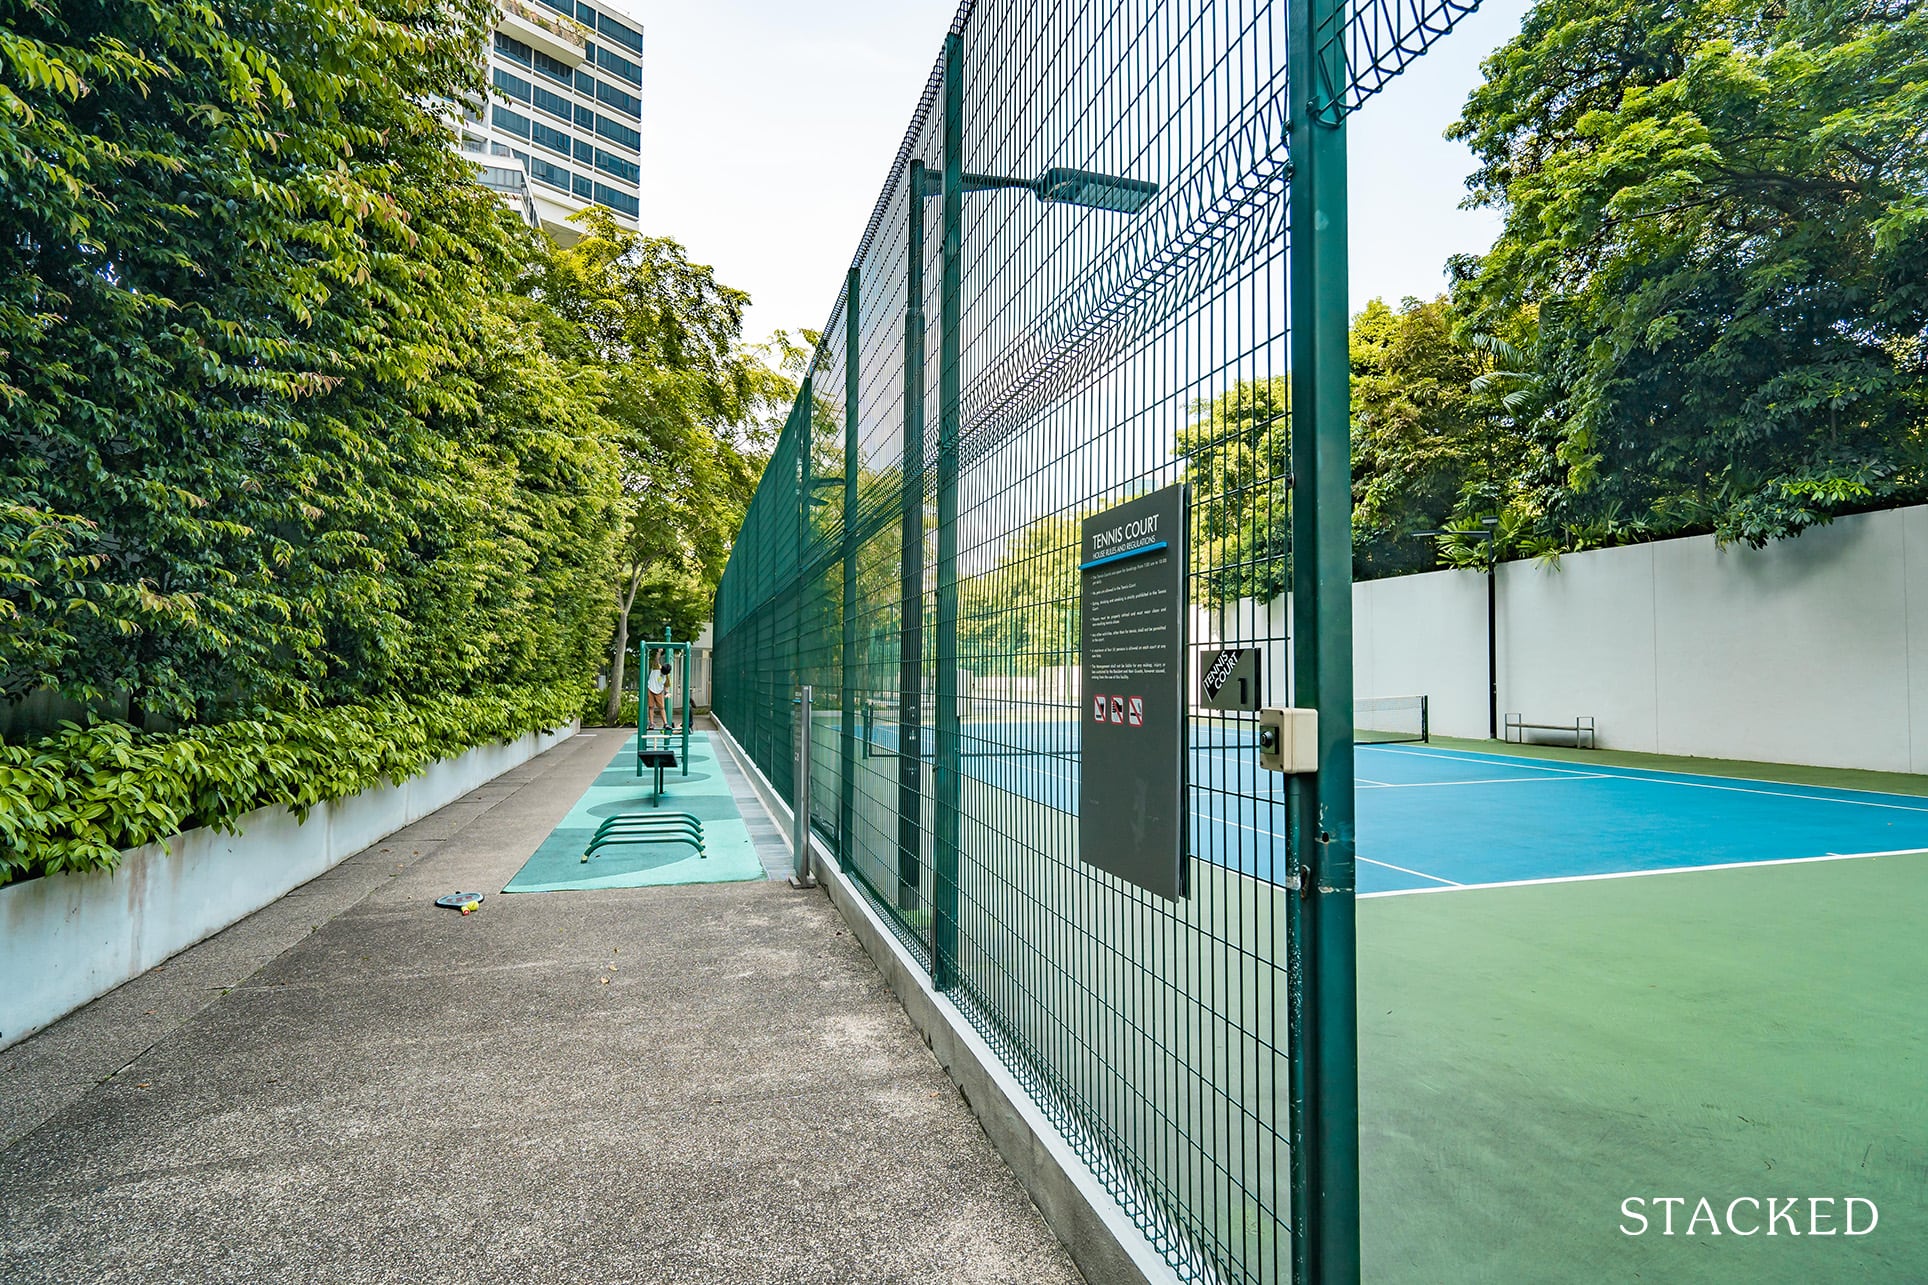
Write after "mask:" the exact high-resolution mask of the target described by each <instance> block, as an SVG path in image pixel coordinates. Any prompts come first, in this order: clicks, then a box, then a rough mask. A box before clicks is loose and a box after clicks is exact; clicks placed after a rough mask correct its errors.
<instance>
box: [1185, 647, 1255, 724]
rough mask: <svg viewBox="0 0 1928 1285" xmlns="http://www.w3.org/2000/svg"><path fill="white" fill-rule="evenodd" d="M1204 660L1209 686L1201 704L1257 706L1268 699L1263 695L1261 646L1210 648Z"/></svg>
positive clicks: (1229, 707) (1206, 687)
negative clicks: (1263, 699)
mask: <svg viewBox="0 0 1928 1285" xmlns="http://www.w3.org/2000/svg"><path fill="white" fill-rule="evenodd" d="M1204 661H1205V663H1204V664H1203V665H1202V666H1201V667H1200V668H1201V669H1202V670H1203V671H1204V679H1203V686H1204V688H1205V699H1204V700H1202V701H1200V702H1199V703H1200V704H1201V705H1204V706H1205V707H1206V708H1207V709H1247V710H1255V709H1258V708H1259V707H1260V706H1261V705H1262V704H1263V703H1264V702H1262V701H1261V700H1260V699H1259V652H1258V648H1256V647H1234V648H1229V649H1227V650H1225V651H1208V652H1206V653H1205V656H1204Z"/></svg>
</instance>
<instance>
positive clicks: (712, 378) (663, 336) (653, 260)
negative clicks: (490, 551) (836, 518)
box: [537, 207, 796, 722]
mask: <svg viewBox="0 0 1928 1285" xmlns="http://www.w3.org/2000/svg"><path fill="white" fill-rule="evenodd" d="M577 221H578V222H579V223H580V224H581V226H582V236H581V238H580V239H579V240H577V241H576V243H575V244H574V245H571V246H569V247H567V248H566V249H561V250H557V251H555V252H554V253H553V254H551V255H550V256H549V257H548V258H547V260H546V261H545V263H544V265H543V268H542V271H541V274H540V278H539V282H538V287H537V293H538V295H539V297H540V298H541V299H543V300H544V301H545V302H546V303H547V304H548V306H549V307H550V309H551V310H552V311H553V313H554V316H555V322H556V324H555V330H556V334H557V337H556V340H555V343H556V346H557V347H558V348H559V349H560V350H562V351H565V352H569V353H571V354H572V355H573V356H574V357H575V358H576V360H577V361H579V362H580V363H581V364H582V365H584V366H585V367H593V368H595V369H596V370H597V371H599V379H598V388H599V390H600V410H601V413H602V414H603V415H605V416H606V417H607V418H608V419H609V420H610V421H611V422H612V423H613V424H614V425H615V436H616V442H617V445H618V447H619V449H620V452H621V456H622V486H623V536H622V541H621V546H620V550H619V553H618V557H617V565H618V580H617V583H616V587H615V594H614V605H615V608H616V622H615V638H614V641H613V646H612V650H611V653H610V684H609V696H608V703H607V707H606V709H605V714H606V716H607V717H608V718H609V719H610V720H611V721H612V722H613V721H614V720H615V719H616V717H617V714H618V710H619V708H620V702H621V700H622V690H623V684H624V669H625V663H626V658H627V653H628V647H629V634H630V629H631V621H632V617H633V616H634V614H635V612H636V610H637V606H638V603H639V602H641V603H643V604H645V615H646V617H647V619H648V620H649V621H651V622H654V621H657V620H670V621H672V622H673V621H675V620H681V621H683V622H684V627H685V628H686V629H689V628H691V622H692V621H700V620H701V619H703V616H704V614H706V613H702V612H701V611H700V609H699V607H698V604H699V603H705V602H706V601H707V599H708V597H709V596H710V595H712V594H713V593H714V592H715V589H716V584H717V580H718V578H719V577H720V576H721V575H722V569H723V566H724V564H725V563H726V562H727V561H728V557H729V548H730V541H731V538H732V537H733V536H734V534H735V532H736V530H737V528H738V527H739V526H740V525H741V523H742V519H743V514H744V511H745V509H746V508H747V506H748V504H749V501H750V497H751V496H752V495H753V494H754V493H755V490H756V482H757V476H758V473H759V471H760V466H761V462H762V460H761V458H760V455H759V450H760V448H761V447H762V446H763V445H764V443H765V441H766V440H767V436H766V435H767V433H768V424H769V418H770V413H771V408H772V407H773V406H776V405H787V404H788V403H789V402H790V401H791V400H792V399H794V397H795V395H796V384H795V382H794V380H793V379H792V378H791V377H790V375H789V374H788V373H786V372H783V371H779V370H772V369H771V368H770V367H769V366H768V365H767V364H765V362H764V360H763V355H764V351H765V350H761V349H751V348H747V347H745V346H744V345H743V343H742V326H743V309H744V307H745V306H746V305H747V304H748V302H749V297H748V296H747V295H745V294H743V293H742V292H741V291H739V290H733V289H731V288H730V287H728V286H725V285H722V284H721V283H719V282H718V281H717V280H716V278H715V274H714V273H713V272H712V271H711V270H710V269H709V268H708V267H706V266H704V265H701V264H695V263H691V262H690V261H689V258H688V256H687V255H686V254H685V253H684V250H683V247H682V246H680V245H678V244H677V243H676V242H675V241H673V240H670V239H668V238H665V237H648V236H642V235H640V234H638V233H634V232H630V231H629V230H627V229H625V228H623V227H622V226H621V225H619V224H618V223H617V222H616V221H615V219H614V218H613V217H612V216H610V214H609V213H608V212H607V211H605V210H602V209H600V208H596V207H592V208H591V209H589V210H586V211H584V212H583V213H582V214H580V215H578V216H577ZM773 342H775V343H776V344H778V345H780V346H781V348H780V351H782V350H787V349H789V348H790V347H792V346H791V345H790V344H789V340H788V336H785V335H779V337H778V338H777V340H775V341H773ZM646 588H647V590H648V592H647V593H645V589H646ZM686 636H687V635H686Z"/></svg>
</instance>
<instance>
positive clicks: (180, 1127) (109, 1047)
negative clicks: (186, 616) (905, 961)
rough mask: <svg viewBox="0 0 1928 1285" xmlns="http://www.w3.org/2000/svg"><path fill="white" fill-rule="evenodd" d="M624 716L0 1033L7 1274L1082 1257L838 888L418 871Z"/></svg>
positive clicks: (514, 862)
mask: <svg viewBox="0 0 1928 1285" xmlns="http://www.w3.org/2000/svg"><path fill="white" fill-rule="evenodd" d="M622 739H623V738H622V734H621V733H618V732H614V731H611V732H604V733H601V734H585V735H583V736H580V737H577V738H575V739H573V740H570V741H567V742H565V743H564V744H563V745H562V746H561V747H559V748H557V749H556V750H554V751H552V752H550V753H549V754H547V755H544V756H543V757H541V758H539V759H536V760H534V761H533V762H531V763H529V764H527V765H525V766H523V767H521V768H519V769H517V770H516V771H514V772H511V773H509V774H508V775H507V776H505V777H502V778H500V779H499V780H497V781H495V782H492V783H491V784H489V785H487V786H484V787H483V788H481V789H479V790H477V791H476V792H474V793H473V794H471V795H469V796H467V797H466V798H464V799H462V800H460V801H459V802H456V803H454V804H451V805H450V806H449V807H447V808H444V809H443V810H442V811H440V812H438V813H436V814H435V815H433V816H431V817H428V818H426V819H424V820H423V821H421V822H420V823H418V824H416V825H414V826H411V827H410V828H409V829H407V830H404V831H402V832H401V833H399V834H396V835H394V836H391V837H390V838H389V839H387V840H384V841H383V842H382V843H381V844H378V845H377V846H376V847H375V848H372V849H370V850H369V851H367V852H365V853H363V854H361V855H360V856H357V857H355V858H353V859H352V860H350V861H348V862H346V863H344V864H343V865H341V866H339V867H337V868H336V869H335V870H333V871H331V872H330V873H328V874H327V875H324V876H322V877H321V878H320V879H317V880H315V881H314V882H312V883H310V884H308V885H306V886H305V887H303V888H301V889H299V890H297V891H296V892H294V893H291V894H290V895H288V896H287V897H284V898H283V899H282V900H281V901H279V902H276V903H275V904H274V905H272V906H270V907H268V908H267V909H265V910H263V911H261V912H260V913H259V914H257V915H254V916H251V917H250V918H249V919H247V920H245V921H243V922H242V923H240V924H237V925H235V926H234V927H232V928H230V929H228V930H227V931H226V932H224V933H221V934H220V935H218V936H216V937H214V938H211V939H209V940H208V941H206V942H203V943H202V944H201V945H199V946H197V947H195V948H194V949H192V950H190V951H186V952H184V953H183V954H181V955H178V956H176V957H175V958H174V959H173V960H170V961H169V962H168V963H167V964H166V965H164V966H162V967H161V968H158V969H155V970H153V971H152V972H150V973H148V974H146V975H145V976H143V977H140V978H138V979H136V980H135V981H133V982H130V983H128V984H127V985H126V986H123V987H121V988H120V989H119V990H117V991H115V992H113V993H112V994H110V995H107V996H105V997H103V998H102V999H100V1000H99V1001H97V1002H96V1003H94V1004H92V1005H89V1006H88V1007H87V1008H86V1009H83V1010H81V1011H80V1012H79V1013H76V1014H74V1015H73V1016H71V1017H69V1018H67V1019H66V1020H65V1021H62V1022H60V1023H58V1024H57V1025H55V1026H53V1027H51V1028H49V1029H48V1030H46V1031H44V1032H42V1033H41V1034H39V1035H37V1036H35V1037H33V1038H31V1039H29V1040H27V1041H25V1042H23V1043H21V1044H19V1045H16V1046H15V1047H14V1048H12V1049H9V1050H7V1051H6V1052H4V1053H0V1147H4V1150H0V1280H4V1281H7V1282H9V1285H16V1283H19V1285H24V1283H25V1282H39V1281H75V1282H83V1281H84V1282H90V1283H94V1282H118V1281H128V1282H133V1281H138V1282H143V1283H144V1285H163V1283H166V1282H196V1283H197V1285H198V1283H199V1282H209V1281H246V1282H280V1281H302V1282H309V1281H312V1282H330V1283H331V1285H332V1283H336V1282H355V1283H356V1285H363V1283H372V1282H383V1281H394V1282H410V1283H414V1282H440V1281H477V1282H484V1281H486V1282H493V1281H502V1282H511V1281H513V1282H518V1283H520V1282H545V1281H553V1282H569V1283H572V1285H586V1283H588V1282H605V1281H607V1282H636V1283H638V1285H657V1283H664V1285H669V1283H680V1282H693V1283H694V1282H712V1281H714V1282H731V1283H732V1285H735V1283H738V1282H755V1281H770V1282H790V1281H798V1282H803V1281H823V1282H845V1281H897V1280H903V1281H918V1282H977V1281H987V1282H988V1281H1014V1282H1015V1281H1023V1282H1033V1281H1038V1282H1060V1281H1062V1282H1075V1281H1077V1280H1078V1279H1079V1277H1078V1275H1077V1273H1076V1271H1075V1269H1074V1268H1073V1267H1072V1266H1071V1264H1070V1262H1069V1259H1068V1258H1067V1257H1066V1255H1065V1254H1064V1252H1063V1250H1062V1248H1061V1247H1060V1246H1059V1244H1058V1243H1057V1241H1056V1240H1055V1239H1054V1238H1053V1237H1052V1235H1051V1233H1050V1231H1049V1230H1048V1229H1047V1228H1046V1226H1045V1225H1044V1222H1043V1220H1042V1219H1041V1218H1040V1217H1039V1215H1038V1213H1037V1210H1036V1208H1035V1207H1034V1206H1033V1205H1032V1204H1031V1202H1030V1201H1029V1199H1028V1198H1027V1197H1026V1196H1025V1194H1024V1192H1023V1191H1022V1189H1021V1188H1020V1187H1019V1186H1018V1184H1017V1182H1016V1181H1015V1180H1014V1179H1013V1178H1012V1176H1011V1174H1010V1172H1009V1171H1008V1170H1007V1169H1006V1168H1005V1167H1004V1165H1003V1163H1002V1162H1001V1161H1000V1160H999V1159H998V1157H997V1155H996V1154H995V1153H994V1152H993V1151H992V1150H991V1147H990V1144H989V1143H988V1142H987V1141H986V1139H985V1138H984V1135H983V1133H982V1132H981V1131H980V1130H979V1128H978V1126H977V1123H976V1121H975V1119H974V1118H973V1117H972V1115H971V1114H970V1112H969V1110H968V1109H967V1108H966V1106H965V1104H964V1103H963V1101H962V1100H961V1099H960V1098H959V1096H958V1094H957V1092H956V1090H955V1089H954V1088H953V1086H952V1085H951V1083H950V1081H949V1080H948V1079H946V1078H945V1076H944V1074H943V1072H942V1071H941V1070H940V1069H939V1068H938V1065H937V1063H936V1061H935V1060H934V1059H933V1058H932V1057H931V1055H930V1053H929V1050H927V1049H926V1048H925V1047H924V1046H923V1045H922V1044H921V1043H920V1042H919V1040H918V1038H917V1036H916V1034H915V1032H913V1030H912V1029H911V1026H910V1024H909V1022H908V1020H907V1019H906V1018H905V1016H904V1013H903V1010H902V1009H901V1008H900V1007H899V1005H898V1003H897V1001H896V999H895V997H894V996H893V995H892V994H891V993H890V991H889V990H888V989H887V988H886V987H885V985H884V983H883V981H882V979H881V978H880V977H879V976H878V974H877V972H876V970H875V969H874V968H873V967H872V966H871V964H870V961H869V959H868V958H867V957H866V956H865V955H864V954H863V952H862V951H861V950H860V949H859V948H858V947H857V946H856V945H855V944H854V942H853V941H852V939H851V937H850V936H849V934H848V933H847V932H845V931H843V924H842V921H841V920H840V919H839V918H838V917H837V915H836V912H835V911H834V910H833V909H832V908H831V907H830V905H829V903H828V902H827V901H826V900H825V899H824V898H823V896H822V895H821V894H817V893H809V894H800V893H796V892H793V891H792V890H790V889H789V888H788V887H787V886H785V885H782V884H778V883H775V882H755V883H743V884H714V885H707V886H689V887H677V888H645V889H633V890H611V891H598V892H583V893H545V894H533V895H526V896H501V895H491V896H490V897H489V898H488V900H487V901H486V902H485V903H484V904H483V906H482V907H481V909H480V910H479V911H478V912H477V913H475V914H474V915H471V916H468V917H464V916H461V915H458V914H456V913H454V912H453V911H447V910H439V909H436V908H435V907H434V906H433V905H432V904H431V901H432V899H433V898H434V897H435V896H436V895H437V894H439V893H442V892H448V891H452V890H455V889H458V888H480V889H483V890H491V891H492V890H494V889H498V888H500V887H501V886H502V885H503V884H504V883H505V882H507V881H508V879H509V877H510V876H511V875H512V874H513V873H514V872H515V870H516V869H517V868H518V867H519V866H520V864H521V862H522V860H523V858H524V857H525V856H526V855H527V854H528V853H529V852H530V851H532V850H533V849H534V847H535V846H536V844H537V843H538V842H540V840H541V839H542V838H543V837H544V836H545V835H546V834H547V833H548V832H549V829H550V828H551V826H553V825H554V823H555V821H556V820H557V819H558V818H559V817H560V816H562V814H563V813H564V812H566V811H567V810H568V807H569V805H570V803H571V802H572V801H573V800H574V799H575V798H576V796H577V794H578V793H579V792H580V791H581V789H582V788H583V787H584V786H585V785H586V784H587V783H588V782H589V781H590V780H592V779H594V777H595V776H596V774H597V773H598V772H599V771H600V770H601V769H602V768H603V766H604V765H605V764H606V763H607V762H608V761H609V759H610V758H611V756H612V755H613V754H614V753H615V751H616V749H617V747H618V746H619V745H620V744H621V743H622ZM739 805H740V806H743V807H744V810H745V811H746V813H747V812H751V811H752V809H754V808H755V804H754V803H750V802H748V801H747V800H740V801H739ZM768 833H769V832H766V839H767V835H768ZM771 864H773V865H778V866H781V865H782V864H784V858H783V856H782V855H781V854H777V855H776V856H775V857H774V858H773V860H772V863H771Z"/></svg>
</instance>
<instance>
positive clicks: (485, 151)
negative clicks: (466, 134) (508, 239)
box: [456, 138, 541, 228]
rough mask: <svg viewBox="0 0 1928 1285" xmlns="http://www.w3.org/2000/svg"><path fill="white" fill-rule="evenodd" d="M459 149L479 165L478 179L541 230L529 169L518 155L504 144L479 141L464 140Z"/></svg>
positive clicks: (531, 225)
mask: <svg viewBox="0 0 1928 1285" xmlns="http://www.w3.org/2000/svg"><path fill="white" fill-rule="evenodd" d="M456 149H457V150H458V151H460V152H461V153H462V154H463V155H464V156H466V157H468V158H469V160H471V161H473V162H474V163H475V166H476V168H477V170H479V171H480V173H479V174H477V176H476V177H477V178H478V179H479V180H480V182H481V184H482V186H483V187H486V188H488V189H489V190H490V191H491V192H494V193H495V194H496V195H497V196H500V197H501V198H502V199H503V200H504V201H506V202H508V204H509V207H510V208H511V209H513V210H514V211H515V212H516V213H517V214H519V215H520V216H521V217H522V221H523V222H524V223H527V224H528V225H529V226H530V227H532V228H533V227H539V226H540V225H541V224H540V220H539V218H538V217H537V214H536V201H535V194H534V193H532V192H531V191H530V190H529V167H528V166H527V165H526V164H524V163H523V161H522V159H521V158H520V157H518V156H517V155H516V154H515V153H514V152H512V151H510V150H509V149H508V148H506V147H504V146H503V145H502V144H500V143H493V142H485V141H483V140H482V139H479V138H463V139H461V140H460V141H459V142H458V143H457V144H456Z"/></svg>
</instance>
